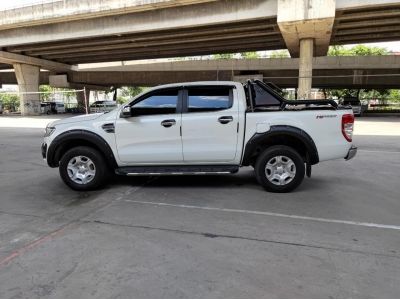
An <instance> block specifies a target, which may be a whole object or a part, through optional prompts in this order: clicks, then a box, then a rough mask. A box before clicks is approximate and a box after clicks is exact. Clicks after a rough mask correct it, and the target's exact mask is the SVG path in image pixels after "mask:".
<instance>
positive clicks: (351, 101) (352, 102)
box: [340, 97, 362, 117]
mask: <svg viewBox="0 0 400 300" xmlns="http://www.w3.org/2000/svg"><path fill="white" fill-rule="evenodd" d="M340 104H342V105H344V106H351V109H352V110H353V113H354V115H355V116H358V117H361V114H362V109H361V106H362V105H361V101H360V100H358V99H357V98H356V97H345V98H344V99H343V100H342V101H341V102H340Z"/></svg>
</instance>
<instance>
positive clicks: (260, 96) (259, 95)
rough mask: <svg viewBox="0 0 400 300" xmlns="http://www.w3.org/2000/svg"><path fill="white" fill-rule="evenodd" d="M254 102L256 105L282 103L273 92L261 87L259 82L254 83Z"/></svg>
mask: <svg viewBox="0 0 400 300" xmlns="http://www.w3.org/2000/svg"><path fill="white" fill-rule="evenodd" d="M253 87H254V98H255V99H254V103H255V105H256V106H273V105H280V104H281V103H280V101H279V100H278V99H276V98H275V96H273V95H272V94H271V93H269V92H268V91H266V90H265V89H263V88H262V87H260V86H259V85H258V84H254V85H253Z"/></svg>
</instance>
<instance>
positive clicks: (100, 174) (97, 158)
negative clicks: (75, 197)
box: [59, 146, 108, 191]
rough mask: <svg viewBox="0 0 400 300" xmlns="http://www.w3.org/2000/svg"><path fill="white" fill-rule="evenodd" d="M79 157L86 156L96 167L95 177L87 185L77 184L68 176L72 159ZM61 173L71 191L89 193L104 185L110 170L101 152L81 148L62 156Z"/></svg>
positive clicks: (89, 148)
mask: <svg viewBox="0 0 400 300" xmlns="http://www.w3.org/2000/svg"><path fill="white" fill-rule="evenodd" d="M77 156H85V157H87V158H89V159H90V160H91V161H92V162H93V164H94V166H95V175H94V176H93V178H92V179H91V181H90V182H88V183H86V184H83V183H76V182H74V181H73V180H72V179H71V178H70V176H69V175H68V169H67V167H68V163H69V162H70V160H71V159H72V158H74V157H77ZM59 172H60V176H61V178H62V180H63V181H64V182H65V184H66V185H68V186H69V187H70V188H71V189H73V190H76V191H89V190H95V189H97V188H99V187H101V186H102V185H103V184H104V181H105V179H106V178H107V173H108V168H107V165H106V163H105V161H104V158H103V156H102V155H101V153H100V152H99V151H97V150H96V149H94V148H91V147H85V146H81V147H75V148H72V149H70V150H68V151H67V152H66V153H65V154H64V155H63V156H62V158H61V161H60V166H59Z"/></svg>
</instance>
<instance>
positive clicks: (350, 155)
mask: <svg viewBox="0 0 400 300" xmlns="http://www.w3.org/2000/svg"><path fill="white" fill-rule="evenodd" d="M356 154H357V147H354V146H351V148H350V149H349V152H347V155H346V157H345V158H344V159H345V160H350V159H352V158H353V157H354V156H356Z"/></svg>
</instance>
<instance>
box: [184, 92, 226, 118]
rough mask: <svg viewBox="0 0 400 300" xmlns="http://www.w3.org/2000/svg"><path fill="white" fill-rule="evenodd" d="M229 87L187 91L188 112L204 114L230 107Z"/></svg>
mask: <svg viewBox="0 0 400 300" xmlns="http://www.w3.org/2000/svg"><path fill="white" fill-rule="evenodd" d="M231 91H232V89H231V88H230V87H201V88H189V89H188V111H189V112H205V111H216V110H224V109H229V108H231V107H232V92H231Z"/></svg>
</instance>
